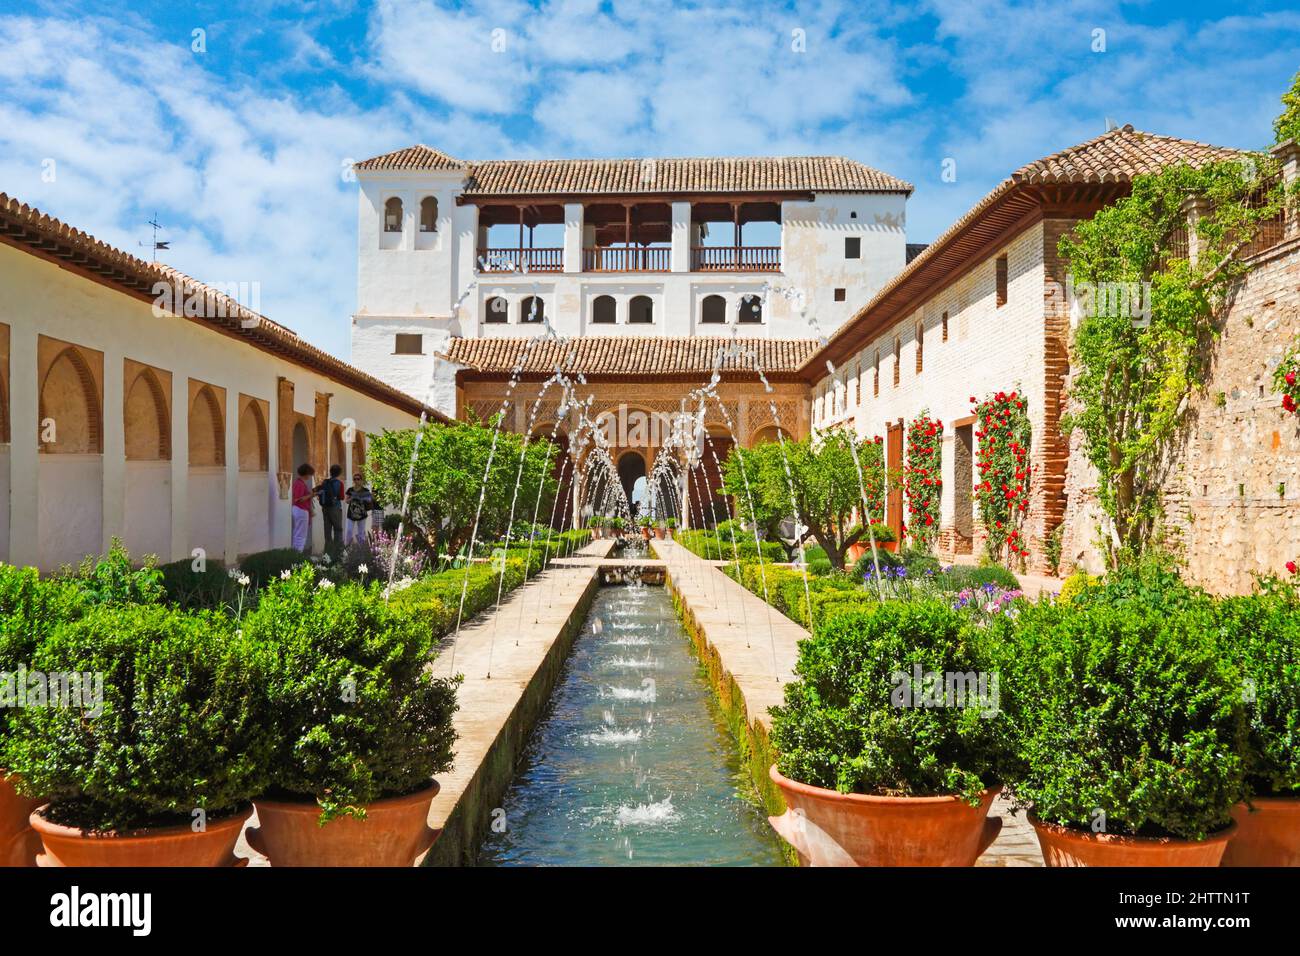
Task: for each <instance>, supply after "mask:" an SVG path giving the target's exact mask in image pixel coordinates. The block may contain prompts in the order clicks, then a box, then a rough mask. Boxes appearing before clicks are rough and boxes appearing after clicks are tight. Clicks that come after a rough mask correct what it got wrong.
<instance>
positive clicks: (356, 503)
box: [343, 472, 375, 545]
mask: <svg viewBox="0 0 1300 956" xmlns="http://www.w3.org/2000/svg"><path fill="white" fill-rule="evenodd" d="M347 503H348V526H347V533H346V534H345V536H344V539H343V543H344V544H347V545H351V544H352V543H353V542H357V541H361V540H362V539H363V538H365V536H366V517H367V516H368V515H369V514H370V512H371V511H372V510H373V509H374V506H375V496H374V495H373V494H371V492H370V489H369V488H367V487H366V486H365V482H364V480H363V479H362V476H361V472H357V473H356V474H355V475H353V476H352V487H350V488H349V489H348V490H347Z"/></svg>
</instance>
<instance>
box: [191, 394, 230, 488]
mask: <svg viewBox="0 0 1300 956" xmlns="http://www.w3.org/2000/svg"><path fill="white" fill-rule="evenodd" d="M189 433H190V467H191V468H193V467H197V466H207V465H224V464H225V463H226V423H225V420H224V416H223V414H222V411H221V402H220V401H218V399H217V395H216V392H215V391H214V390H213V388H212V386H211V385H200V386H199V389H198V391H196V392H195V393H194V397H193V398H192V399H191V400H190V427H189Z"/></svg>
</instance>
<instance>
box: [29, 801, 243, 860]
mask: <svg viewBox="0 0 1300 956" xmlns="http://www.w3.org/2000/svg"><path fill="white" fill-rule="evenodd" d="M48 806H49V804H46V805H45V806H43V807H41V808H40V809H38V810H35V811H34V812H33V813H32V815H31V818H30V819H31V823H32V829H33V830H35V831H36V832H37V833H38V834H40V838H41V843H42V844H43V846H44V852H43V853H41V855H40V856H38V857H37V858H36V865H37V866H246V865H247V864H248V861H247V860H243V859H240V858H239V857H237V856H235V842H236V841H237V840H238V839H239V833H240V831H241V830H243V829H244V823H245V822H247V820H248V816H249V812H248V811H247V810H244V811H242V812H240V813H236V814H234V815H232V816H228V817H222V818H221V819H219V820H209V821H208V826H207V829H206V830H204V831H203V832H202V833H195V832H194V831H193V830H192V829H191V828H190V825H189V824H188V823H183V824H180V825H179V826H174V827H157V828H152V829H144V830H134V831H130V832H127V833H112V832H104V831H100V830H79V829H77V828H76V827H66V826H63V825H62V824H58V823H51V822H50V821H49V820H47V819H45V817H44V816H42V813H43V812H44V811H45V809H46V808H47V807H48Z"/></svg>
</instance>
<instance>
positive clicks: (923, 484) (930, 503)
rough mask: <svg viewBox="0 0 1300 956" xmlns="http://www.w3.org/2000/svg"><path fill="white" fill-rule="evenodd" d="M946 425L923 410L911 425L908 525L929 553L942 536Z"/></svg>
mask: <svg viewBox="0 0 1300 956" xmlns="http://www.w3.org/2000/svg"><path fill="white" fill-rule="evenodd" d="M942 454H943V422H941V421H939V420H938V419H937V418H931V417H930V413H929V411H928V410H922V411H921V413H920V414H919V415H917V416H916V417H915V418H914V419H912V421H911V424H909V425H908V426H907V472H906V479H905V488H906V491H907V523H908V525H909V527H910V529H911V536H912V541H913V542H914V543H915V544H916V545H917V546H918V547H921V548H924V549H925V550H926V551H930V550H932V549H933V548H934V545H935V542H936V541H937V540H938V537H939V497H940V493H941V492H942V490H943V478H942V475H943V470H942Z"/></svg>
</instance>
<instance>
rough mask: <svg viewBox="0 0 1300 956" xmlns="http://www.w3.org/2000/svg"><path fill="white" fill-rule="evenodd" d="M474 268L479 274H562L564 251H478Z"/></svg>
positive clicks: (549, 249) (557, 248) (561, 249)
mask: <svg viewBox="0 0 1300 956" xmlns="http://www.w3.org/2000/svg"><path fill="white" fill-rule="evenodd" d="M475 268H476V269H477V270H478V271H479V272H563V271H564V249H563V248H562V247H559V246H556V247H553V248H552V247H543V248H536V249H518V248H515V249H511V248H495V249H479V251H478V262H477V263H476V265H475Z"/></svg>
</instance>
